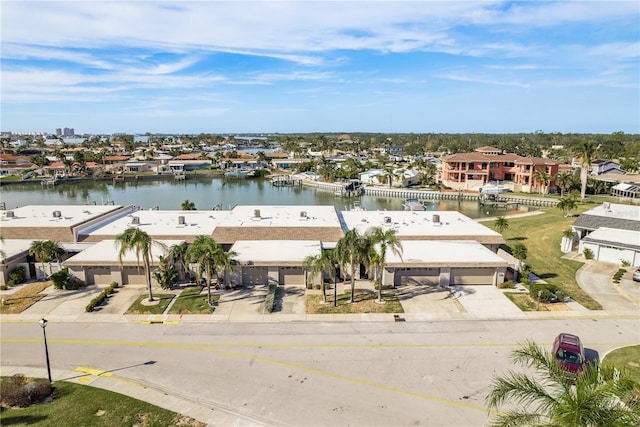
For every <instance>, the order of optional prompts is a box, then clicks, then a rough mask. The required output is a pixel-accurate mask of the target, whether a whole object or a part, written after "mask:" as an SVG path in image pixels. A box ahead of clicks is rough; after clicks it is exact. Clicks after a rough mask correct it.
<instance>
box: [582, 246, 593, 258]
mask: <svg viewBox="0 0 640 427" xmlns="http://www.w3.org/2000/svg"><path fill="white" fill-rule="evenodd" d="M582 254H583V255H584V257H585V258H586V259H593V251H592V250H591V249H589V248H585V249H584V251H582Z"/></svg>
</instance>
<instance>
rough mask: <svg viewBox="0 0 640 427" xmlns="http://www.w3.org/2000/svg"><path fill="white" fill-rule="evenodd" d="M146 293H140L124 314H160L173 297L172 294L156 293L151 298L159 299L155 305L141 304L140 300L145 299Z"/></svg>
mask: <svg viewBox="0 0 640 427" xmlns="http://www.w3.org/2000/svg"><path fill="white" fill-rule="evenodd" d="M147 296H148V295H147V294H146V293H145V294H143V295H140V296H139V297H138V299H136V301H135V302H134V303H133V304H131V307H129V309H128V310H127V312H126V313H125V314H162V313H164V311H165V310H166V309H167V306H168V305H169V303H170V302H171V300H172V299H173V298H174V297H175V295H173V294H156V295H154V296H153V299H156V300H159V302H158V304H155V305H143V304H142V301H143V300H146V299H147Z"/></svg>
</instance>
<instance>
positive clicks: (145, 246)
mask: <svg viewBox="0 0 640 427" xmlns="http://www.w3.org/2000/svg"><path fill="white" fill-rule="evenodd" d="M154 243H155V244H157V245H159V246H160V247H161V248H162V249H166V248H165V246H164V244H161V243H160V242H157V241H154V240H153V239H152V238H151V236H149V235H148V234H147V233H146V232H145V231H144V230H140V229H139V228H136V227H132V228H127V229H126V230H125V231H123V232H122V233H120V234H118V235H117V236H116V239H115V245H116V248H118V261H119V262H120V268H122V258H123V256H124V255H125V254H126V253H127V252H129V251H133V252H134V253H135V254H136V263H137V265H138V268H140V258H142V262H143V264H144V273H145V274H144V276H145V279H146V280H147V290H148V291H149V301H154V299H153V292H152V290H151V256H152V254H151V250H152V247H153V245H154Z"/></svg>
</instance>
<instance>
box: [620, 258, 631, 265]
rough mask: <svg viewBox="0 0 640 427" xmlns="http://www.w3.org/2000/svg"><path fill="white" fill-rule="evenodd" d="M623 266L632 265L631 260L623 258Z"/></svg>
mask: <svg viewBox="0 0 640 427" xmlns="http://www.w3.org/2000/svg"><path fill="white" fill-rule="evenodd" d="M620 261H622V266H623V267H631V262H630V261H628V260H626V259H621V260H620Z"/></svg>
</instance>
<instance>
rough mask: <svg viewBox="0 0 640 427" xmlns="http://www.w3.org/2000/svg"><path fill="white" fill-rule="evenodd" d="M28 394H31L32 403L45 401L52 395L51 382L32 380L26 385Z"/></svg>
mask: <svg viewBox="0 0 640 427" xmlns="http://www.w3.org/2000/svg"><path fill="white" fill-rule="evenodd" d="M25 389H26V390H27V394H28V395H29V401H30V402H31V403H38V402H42V401H44V400H45V399H46V398H47V397H49V396H51V392H52V390H51V383H50V382H49V381H48V380H39V381H32V382H29V383H27V384H26V385H25Z"/></svg>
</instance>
